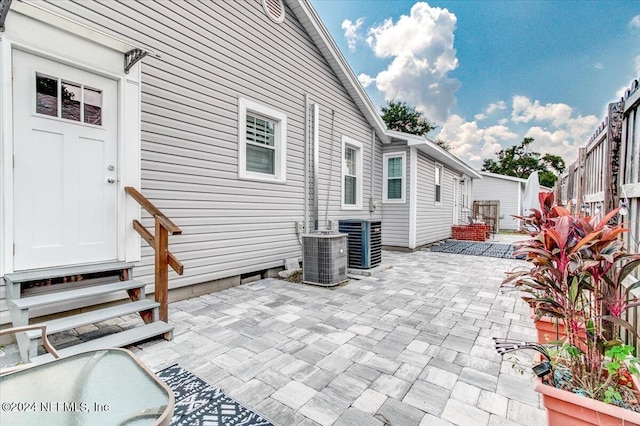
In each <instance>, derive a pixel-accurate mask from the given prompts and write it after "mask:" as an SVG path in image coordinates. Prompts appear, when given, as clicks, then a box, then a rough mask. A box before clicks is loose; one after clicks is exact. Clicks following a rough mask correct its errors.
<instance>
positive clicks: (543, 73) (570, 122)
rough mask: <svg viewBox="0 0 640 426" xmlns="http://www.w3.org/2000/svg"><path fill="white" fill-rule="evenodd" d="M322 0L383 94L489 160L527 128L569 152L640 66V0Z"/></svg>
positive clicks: (374, 93) (328, 21)
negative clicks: (406, 103) (427, 0)
mask: <svg viewBox="0 0 640 426" xmlns="http://www.w3.org/2000/svg"><path fill="white" fill-rule="evenodd" d="M311 1H312V4H313V6H314V8H315V9H316V11H317V12H318V14H319V15H320V17H321V18H322V20H323V22H324V23H325V25H326V26H327V28H328V29H329V31H330V33H331V34H332V36H333V38H334V39H335V41H336V43H337V44H338V46H339V47H340V49H341V50H342V53H343V54H344V56H345V57H346V59H347V61H348V62H349V64H350V65H351V68H352V69H353V71H354V73H355V74H356V75H357V76H358V77H359V79H360V81H361V83H363V85H364V86H365V87H366V90H367V92H368V93H369V96H370V97H371V99H372V100H373V102H374V104H375V105H376V106H378V107H381V106H383V105H384V104H385V99H395V100H402V101H406V102H408V103H409V104H411V105H414V106H416V107H417V108H418V109H419V110H420V111H422V112H423V113H424V114H425V116H426V117H427V118H428V119H429V120H430V121H432V122H435V124H437V125H438V128H437V129H436V130H435V131H434V132H432V133H431V134H430V136H431V137H432V138H436V137H439V138H442V139H444V140H446V141H448V142H449V143H450V145H451V146H452V152H453V153H454V154H456V155H458V156H459V157H460V158H462V159H463V160H464V161H466V162H468V163H469V164H471V165H472V166H475V167H478V168H479V167H480V166H481V165H482V160H483V159H484V158H492V157H493V156H494V154H495V152H497V151H498V150H500V149H502V148H504V147H508V146H512V145H515V144H518V143H519V142H520V141H522V139H523V137H533V138H534V139H535V142H534V149H535V150H537V151H539V152H542V153H552V154H556V155H560V156H562V157H563V158H564V159H565V161H567V164H569V163H570V162H571V161H573V160H574V159H575V156H576V154H577V147H579V146H583V145H584V144H585V143H586V141H587V140H588V138H589V137H590V136H591V134H592V133H593V132H594V130H595V129H596V127H597V126H598V125H599V124H600V122H601V121H602V119H603V118H604V115H605V110H606V107H607V104H608V103H609V102H613V101H615V100H618V99H619V98H620V97H621V96H622V94H623V93H624V90H626V89H627V88H628V87H629V85H630V83H631V81H632V80H633V79H635V78H638V77H640V2H638V1H623V0H616V1H595V0H589V1H572V0H562V1H533V0H529V1H516V0H510V1H492V0H482V1H479V0H478V1H474V0H464V1H429V2H417V1H404V0H395V1H364V0H361V1H337V0H311Z"/></svg>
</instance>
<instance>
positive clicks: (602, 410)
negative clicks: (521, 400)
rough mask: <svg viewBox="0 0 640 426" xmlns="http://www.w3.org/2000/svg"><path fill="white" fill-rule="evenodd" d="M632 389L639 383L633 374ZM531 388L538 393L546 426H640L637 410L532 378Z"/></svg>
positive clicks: (639, 385) (637, 387) (639, 387)
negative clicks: (543, 410) (532, 385)
mask: <svg viewBox="0 0 640 426" xmlns="http://www.w3.org/2000/svg"><path fill="white" fill-rule="evenodd" d="M633 383H634V387H635V389H636V390H637V389H640V383H638V380H637V379H636V378H635V377H634V380H633ZM534 389H535V390H536V391H537V392H540V393H541V394H542V403H543V405H544V407H545V408H546V409H547V423H548V425H549V426H584V425H599V426H640V413H637V412H635V411H631V410H627V409H625V408H621V407H617V406H615V405H611V404H606V403H604V402H601V401H596V400H595V399H591V398H587V397H585V396H580V395H577V394H575V393H572V392H568V391H565V390H562V389H558V388H555V387H553V386H549V385H545V384H544V383H542V381H541V380H540V379H538V378H536V383H535V386H534Z"/></svg>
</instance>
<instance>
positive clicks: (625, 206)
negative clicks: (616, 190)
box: [619, 185, 629, 216]
mask: <svg viewBox="0 0 640 426" xmlns="http://www.w3.org/2000/svg"><path fill="white" fill-rule="evenodd" d="M620 188H621V189H622V193H623V194H624V200H620V212H619V213H620V216H625V215H627V214H629V199H628V198H627V191H625V190H624V185H621V186H620Z"/></svg>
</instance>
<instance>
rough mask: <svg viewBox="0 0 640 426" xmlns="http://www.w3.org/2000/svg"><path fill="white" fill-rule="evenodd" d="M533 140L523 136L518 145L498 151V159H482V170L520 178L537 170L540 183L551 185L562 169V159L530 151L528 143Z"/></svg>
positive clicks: (524, 177)
mask: <svg viewBox="0 0 640 426" xmlns="http://www.w3.org/2000/svg"><path fill="white" fill-rule="evenodd" d="M533 140H534V139H533V138H524V139H523V140H522V142H520V145H514V146H512V147H510V148H506V149H503V150H500V151H498V153H497V156H498V159H497V160H494V159H486V160H484V162H483V164H482V170H484V171H486V172H491V173H497V174H500V175H507V176H514V177H519V178H522V179H527V178H528V177H529V175H530V174H531V173H533V172H535V171H537V172H538V176H539V178H540V185H543V186H548V187H552V186H553V185H554V184H555V182H556V180H557V179H558V175H559V174H560V173H562V172H563V171H564V168H565V164H564V160H563V159H562V157H559V156H557V155H552V154H545V155H544V156H542V155H540V153H539V152H534V151H531V148H530V145H531V143H532V142H533Z"/></svg>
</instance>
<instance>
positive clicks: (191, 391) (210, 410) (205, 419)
mask: <svg viewBox="0 0 640 426" xmlns="http://www.w3.org/2000/svg"><path fill="white" fill-rule="evenodd" d="M156 374H157V375H158V377H160V379H162V380H163V381H164V382H165V383H166V384H167V385H168V386H169V387H170V388H171V389H172V390H173V394H174V396H175V399H176V402H175V405H174V409H173V417H171V425H172V426H183V425H185V426H186V425H189V426H191V425H194V426H197V425H200V426H223V425H224V426H230V425H233V426H254V425H255V426H273V423H272V422H271V421H269V420H267V419H265V418H264V417H262V416H260V415H258V414H256V413H254V412H253V411H251V410H249V409H247V408H246V407H244V406H242V405H240V404H239V403H238V402H237V401H235V400H233V399H232V398H230V397H229V396H227V395H226V394H225V393H224V392H223V391H222V389H218V388H214V387H213V386H211V385H210V384H208V383H207V382H205V381H204V380H202V379H201V378H199V377H197V376H196V375H195V374H193V373H192V372H191V371H189V370H186V369H184V368H182V367H180V366H179V365H178V364H175V365H172V366H171V367H167V368H165V369H164V370H160V371H158V372H157V373H156Z"/></svg>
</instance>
